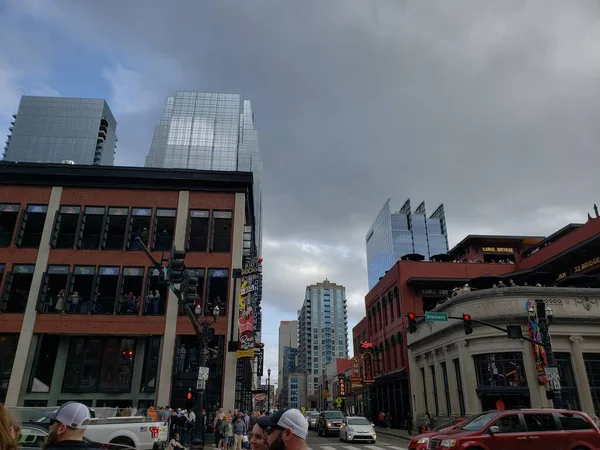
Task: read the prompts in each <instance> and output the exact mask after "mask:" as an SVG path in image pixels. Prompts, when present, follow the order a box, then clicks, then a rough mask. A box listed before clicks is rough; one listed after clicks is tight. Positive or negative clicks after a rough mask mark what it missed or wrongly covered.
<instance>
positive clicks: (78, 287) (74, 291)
mask: <svg viewBox="0 0 600 450" xmlns="http://www.w3.org/2000/svg"><path fill="white" fill-rule="evenodd" d="M48 271H50V267H48ZM116 273H117V275H118V274H119V271H118V269H117V272H116ZM117 278H118V277H117ZM98 280H99V279H98V278H96V267H95V266H75V267H74V268H73V274H72V275H71V277H70V278H69V285H68V286H67V288H66V289H65V291H64V292H63V295H62V296H61V295H60V289H59V291H58V292H56V289H58V288H59V285H58V281H60V279H59V278H58V277H57V278H56V281H57V283H56V284H53V285H49V289H51V291H50V294H51V295H52V294H55V295H54V296H53V297H52V299H53V301H54V299H55V298H56V299H57V300H56V302H55V303H54V307H55V309H56V310H60V311H69V312H73V313H78V312H81V313H83V314H87V313H88V312H90V313H96V312H98V313H101V314H112V313H113V311H114V305H115V297H114V296H113V297H110V296H109V297H108V298H107V297H106V296H104V297H103V295H104V294H105V292H103V291H101V290H99V289H98ZM74 296H75V297H77V302H76V303H75V302H73V301H72V300H73V297H74ZM60 297H64V298H63V299H62V301H61V299H60ZM59 303H62V308H59V307H58V304H59Z"/></svg>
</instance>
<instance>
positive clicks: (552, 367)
mask: <svg viewBox="0 0 600 450" xmlns="http://www.w3.org/2000/svg"><path fill="white" fill-rule="evenodd" d="M527 313H528V314H529V317H530V318H531V320H535V319H536V317H537V324H538V326H539V328H540V334H541V337H542V345H543V346H544V349H545V350H546V360H547V361H548V367H547V371H548V372H550V371H552V372H553V376H554V377H557V378H553V379H552V380H551V385H550V390H551V391H552V393H553V395H552V404H553V406H554V408H555V409H561V408H562V405H563V402H562V394H561V392H560V378H559V375H558V374H559V372H558V368H557V367H556V359H555V358H554V351H553V350H552V341H551V339H550V331H549V326H550V324H551V323H552V321H553V318H554V311H552V308H550V307H549V306H547V305H546V302H544V300H543V299H539V298H538V299H536V300H535V308H534V307H533V305H532V306H530V307H529V308H528V309H527ZM555 383H558V389H557V388H556V385H555Z"/></svg>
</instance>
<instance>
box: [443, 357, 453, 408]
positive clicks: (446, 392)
mask: <svg viewBox="0 0 600 450" xmlns="http://www.w3.org/2000/svg"><path fill="white" fill-rule="evenodd" d="M440 366H441V367H442V379H443V380H444V397H445V399H446V415H447V416H449V415H450V414H452V405H451V404H450V386H449V385H448V368H447V367H446V363H445V362H443V363H441V364H440Z"/></svg>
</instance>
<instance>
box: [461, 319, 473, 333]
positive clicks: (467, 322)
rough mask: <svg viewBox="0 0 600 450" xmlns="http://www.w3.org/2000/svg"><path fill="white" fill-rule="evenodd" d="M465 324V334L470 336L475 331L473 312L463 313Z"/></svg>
mask: <svg viewBox="0 0 600 450" xmlns="http://www.w3.org/2000/svg"><path fill="white" fill-rule="evenodd" d="M463 324H464V325H465V334H466V335H467V336H468V335H469V334H471V333H472V332H473V322H471V314H463Z"/></svg>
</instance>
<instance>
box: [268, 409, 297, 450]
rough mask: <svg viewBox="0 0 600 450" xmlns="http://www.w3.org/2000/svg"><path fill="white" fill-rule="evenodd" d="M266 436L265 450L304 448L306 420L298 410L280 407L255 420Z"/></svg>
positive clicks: (295, 449)
mask: <svg viewBox="0 0 600 450" xmlns="http://www.w3.org/2000/svg"><path fill="white" fill-rule="evenodd" d="M256 424H257V425H258V426H259V427H261V428H262V429H263V430H264V432H265V434H266V436H267V442H266V448H267V450H306V438H307V437H308V422H307V421H306V418H305V417H304V415H303V414H302V413H301V412H300V410H298V409H295V408H287V409H280V410H279V411H276V412H274V413H273V414H271V415H270V416H263V417H261V418H259V419H258V420H257V421H256Z"/></svg>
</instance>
